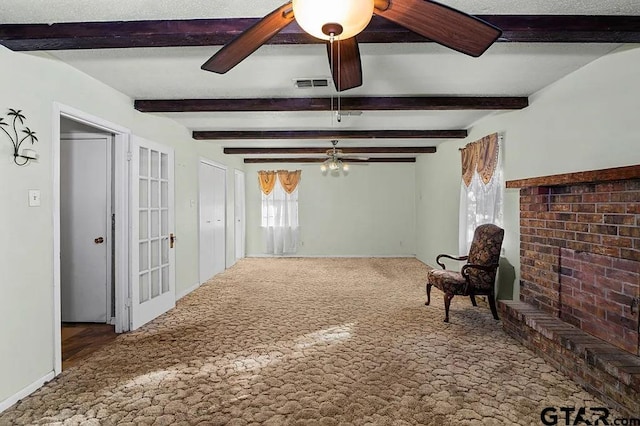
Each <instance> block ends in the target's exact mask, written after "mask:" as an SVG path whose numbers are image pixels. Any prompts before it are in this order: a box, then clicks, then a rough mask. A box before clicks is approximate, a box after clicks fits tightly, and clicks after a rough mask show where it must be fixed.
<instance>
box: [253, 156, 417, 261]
mask: <svg viewBox="0 0 640 426" xmlns="http://www.w3.org/2000/svg"><path fill="white" fill-rule="evenodd" d="M279 169H286V170H296V169H301V170H302V178H301V181H300V186H299V194H298V206H299V207H298V208H299V210H298V212H299V221H300V240H301V246H300V249H299V250H298V253H297V255H298V256H413V255H414V254H415V203H414V199H415V173H414V171H415V166H414V164H413V163H372V164H369V165H352V166H351V170H350V171H349V174H348V175H347V176H344V175H340V176H332V175H330V174H329V175H326V176H325V175H323V174H322V172H321V171H320V165H319V164H304V165H300V164H247V165H246V168H245V170H246V193H247V255H248V256H260V255H263V253H264V250H263V249H264V245H263V241H262V234H261V231H260V209H261V205H260V203H261V193H260V189H259V187H258V178H257V172H258V170H279Z"/></svg>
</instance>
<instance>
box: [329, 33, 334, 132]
mask: <svg viewBox="0 0 640 426" xmlns="http://www.w3.org/2000/svg"><path fill="white" fill-rule="evenodd" d="M334 40H335V36H334V34H333V33H331V34H330V35H329V51H330V56H331V57H330V58H329V67H330V68H331V78H332V79H333V76H334V75H335V74H334V73H333V70H334V69H335V68H334V66H335V64H334V63H333V42H334ZM331 124H332V125H333V91H331Z"/></svg>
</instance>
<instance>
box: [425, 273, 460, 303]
mask: <svg viewBox="0 0 640 426" xmlns="http://www.w3.org/2000/svg"><path fill="white" fill-rule="evenodd" d="M428 279H429V283H430V284H431V285H433V286H435V287H436V288H439V289H440V290H442V291H444V292H445V293H451V294H456V295H462V296H466V294H464V289H465V287H466V284H467V280H466V279H465V278H464V277H463V276H462V274H461V273H460V272H456V271H447V270H446V269H432V270H431V271H429V275H428Z"/></svg>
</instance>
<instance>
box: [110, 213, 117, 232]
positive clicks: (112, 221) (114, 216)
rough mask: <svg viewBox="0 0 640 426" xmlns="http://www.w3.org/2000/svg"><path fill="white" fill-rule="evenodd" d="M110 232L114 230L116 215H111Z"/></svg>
mask: <svg viewBox="0 0 640 426" xmlns="http://www.w3.org/2000/svg"><path fill="white" fill-rule="evenodd" d="M111 230H112V231H115V230H116V215H115V214H111Z"/></svg>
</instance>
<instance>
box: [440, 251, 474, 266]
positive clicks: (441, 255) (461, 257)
mask: <svg viewBox="0 0 640 426" xmlns="http://www.w3.org/2000/svg"><path fill="white" fill-rule="evenodd" d="M442 257H446V258H447V259H452V260H467V259H468V258H469V256H460V257H454V256H450V255H448V254H440V255H438V257H436V263H437V264H438V265H440V266H441V267H442V269H446V268H445V266H444V263H442V262H440V258H442Z"/></svg>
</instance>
